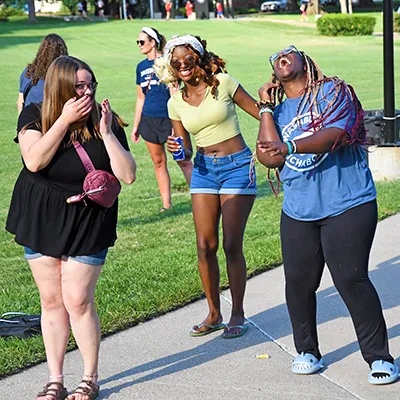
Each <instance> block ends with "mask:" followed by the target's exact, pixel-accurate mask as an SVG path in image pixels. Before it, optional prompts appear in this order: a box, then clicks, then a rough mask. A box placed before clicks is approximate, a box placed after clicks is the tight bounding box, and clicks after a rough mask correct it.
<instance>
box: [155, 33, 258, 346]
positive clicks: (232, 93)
mask: <svg viewBox="0 0 400 400" xmlns="http://www.w3.org/2000/svg"><path fill="white" fill-rule="evenodd" d="M163 60H164V63H162V62H161V60H160V61H158V62H157V63H156V65H155V70H156V73H157V74H158V76H159V78H160V81H162V82H166V83H171V84H172V83H174V82H176V81H178V82H179V83H182V84H183V85H182V89H181V90H180V91H179V92H178V93H176V94H175V95H174V96H173V97H171V99H170V100H169V102H168V113H169V117H170V119H171V121H172V126H173V128H174V136H175V137H182V139H183V143H184V151H185V155H186V159H190V158H191V156H192V144H191V141H190V135H189V134H192V135H193V136H194V137H195V140H196V145H197V154H196V157H195V159H194V169H193V175H192V180H191V184H190V192H191V195H192V203H193V218H194V223H195V228H196V238H197V257H198V266H199V272H200V277H201V281H202V284H203V288H204V292H205V295H206V297H207V301H208V306H209V313H208V315H207V317H206V318H205V319H204V321H203V322H201V323H199V324H197V325H195V326H194V327H193V328H192V330H191V331H190V334H191V335H192V336H203V335H206V334H208V333H211V332H214V331H216V330H220V329H224V332H223V334H222V337H224V338H234V337H239V336H242V335H243V334H244V333H245V332H246V330H247V328H248V325H245V316H244V310H243V297H244V292H245V287H246V261H245V258H244V255H243V250H242V247H243V235H244V230H245V226H246V222H247V219H248V216H249V214H250V211H251V209H252V207H253V203H254V200H255V196H256V183H255V170H254V166H253V165H252V163H251V160H252V152H251V151H250V149H249V148H248V147H247V146H246V143H245V142H244V139H243V136H242V135H241V133H240V128H239V124H238V119H237V115H236V111H235V104H237V105H238V106H239V107H240V108H242V109H243V110H244V111H246V112H247V113H248V114H250V115H251V116H253V117H254V118H256V119H259V115H258V110H257V108H256V107H255V106H254V105H255V100H254V99H253V98H252V97H251V96H250V95H249V94H248V93H247V92H246V91H245V90H244V89H243V88H242V86H240V84H239V83H238V82H237V81H236V80H235V79H233V78H232V77H231V76H229V75H228V74H226V73H223V72H224V71H225V62H224V60H222V59H221V58H220V57H218V56H217V55H215V54H213V53H211V52H208V51H207V50H206V41H204V40H201V39H200V38H199V37H194V36H191V35H185V36H180V37H176V38H174V39H172V40H170V41H169V42H168V43H167V45H166V47H165V50H164V57H163ZM167 148H168V150H169V151H170V152H174V151H177V150H179V146H178V145H177V144H176V142H175V141H174V137H172V136H171V137H169V139H168V141H167ZM221 216H222V229H223V248H224V252H225V255H226V260H227V270H228V276H229V286H230V290H231V294H232V313H231V316H230V319H229V322H228V323H227V324H223V318H222V314H221V307H220V297H219V267H218V260H217V249H218V243H219V238H218V230H219V229H218V226H219V221H220V218H221Z"/></svg>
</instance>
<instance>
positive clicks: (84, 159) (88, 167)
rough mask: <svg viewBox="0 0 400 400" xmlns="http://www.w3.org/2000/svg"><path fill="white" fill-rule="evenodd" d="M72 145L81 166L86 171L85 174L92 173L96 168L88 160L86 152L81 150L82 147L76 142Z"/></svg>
mask: <svg viewBox="0 0 400 400" xmlns="http://www.w3.org/2000/svg"><path fill="white" fill-rule="evenodd" d="M72 144H73V145H74V147H75V150H76V152H77V153H78V156H79V158H80V159H81V161H82V164H83V166H84V167H85V169H86V172H87V173H89V172H92V171H94V170H95V169H96V168H95V167H94V165H93V163H92V160H91V159H90V157H89V155H88V153H86V150H85V149H84V148H83V146H82V145H81V144H80V143H79V142H76V141H74V142H72Z"/></svg>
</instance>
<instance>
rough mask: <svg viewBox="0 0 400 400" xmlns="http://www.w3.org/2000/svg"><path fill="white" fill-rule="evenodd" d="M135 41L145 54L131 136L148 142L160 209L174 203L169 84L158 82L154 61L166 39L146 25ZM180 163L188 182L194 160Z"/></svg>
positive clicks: (138, 73)
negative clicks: (169, 156)
mask: <svg viewBox="0 0 400 400" xmlns="http://www.w3.org/2000/svg"><path fill="white" fill-rule="evenodd" d="M136 43H137V45H138V46H139V49H140V52H141V53H142V54H144V55H146V58H145V59H144V60H143V61H141V62H140V63H139V64H138V65H137V67H136V84H137V98H136V109H135V119H134V122H133V129H132V134H131V138H132V141H133V142H134V143H137V142H138V141H139V137H140V136H141V137H142V138H143V139H144V141H145V143H146V146H147V149H148V150H149V153H150V157H151V159H152V161H153V164H154V169H155V173H156V178H157V182H158V188H159V190H160V195H161V200H162V207H161V209H160V212H163V211H165V210H167V209H170V208H171V207H172V203H171V180H170V176H169V172H168V169H167V156H166V152H165V146H164V143H165V142H166V141H167V138H168V136H169V135H171V132H172V125H171V121H170V119H169V117H168V110H167V102H168V100H169V98H170V88H168V87H167V86H166V85H164V84H159V82H158V78H157V76H156V74H155V73H154V70H153V64H154V60H155V59H156V58H157V57H160V56H161V55H162V51H163V49H164V46H165V43H166V40H165V37H164V36H163V35H161V34H160V33H159V32H158V31H157V30H156V29H154V28H149V27H144V28H142V31H141V32H140V34H139V37H138V40H137V41H136ZM178 165H179V166H180V168H181V169H182V172H183V174H184V176H185V179H186V182H187V183H188V184H189V183H190V178H191V175H192V168H193V165H192V162H191V161H179V162H178Z"/></svg>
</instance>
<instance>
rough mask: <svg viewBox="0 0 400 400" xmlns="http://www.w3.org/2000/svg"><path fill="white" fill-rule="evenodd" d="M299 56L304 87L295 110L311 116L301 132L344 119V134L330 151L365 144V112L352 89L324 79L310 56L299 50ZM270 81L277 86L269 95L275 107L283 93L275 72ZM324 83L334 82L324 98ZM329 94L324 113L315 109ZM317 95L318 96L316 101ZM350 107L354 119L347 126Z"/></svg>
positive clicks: (331, 79) (335, 79) (280, 100)
mask: <svg viewBox="0 0 400 400" xmlns="http://www.w3.org/2000/svg"><path fill="white" fill-rule="evenodd" d="M299 54H300V56H301V58H302V59H303V61H304V65H305V71H306V85H305V88H304V92H303V95H302V97H301V99H300V102H299V105H298V107H297V115H298V116H300V115H302V114H303V113H304V112H305V111H310V113H311V123H310V124H308V125H307V127H306V128H304V130H306V129H307V130H308V129H316V130H318V129H320V128H321V126H326V125H328V124H332V123H334V122H336V121H338V120H341V119H343V118H346V117H347V121H346V126H345V128H344V132H343V134H342V135H341V136H339V137H338V139H337V140H336V142H335V143H334V145H333V147H332V150H335V149H337V147H338V145H339V147H340V146H342V145H345V144H365V142H366V134H367V133H366V130H365V126H364V110H363V108H362V106H361V103H360V101H359V100H358V97H357V95H356V93H355V92H354V89H353V87H352V86H351V85H348V84H347V83H346V82H344V81H343V80H341V79H339V78H338V77H336V76H334V77H326V76H325V75H324V74H323V73H322V71H321V70H320V68H319V66H318V64H317V63H316V62H315V61H314V60H313V59H312V58H311V57H310V56H308V55H307V54H305V53H304V52H302V51H301V52H299ZM270 82H272V83H276V84H278V85H279V87H278V88H277V89H273V90H272V92H271V99H272V102H273V105H274V106H275V105H276V104H277V103H278V104H280V103H282V101H283V98H284V95H285V92H284V90H283V86H282V84H281V83H280V82H279V81H278V79H277V78H276V75H275V72H272V75H271V79H270ZM327 82H333V88H332V89H331V90H330V91H329V92H328V93H326V94H325V95H324V96H322V93H324V92H323V88H324V84H325V83H327ZM332 93H333V97H332V99H331V100H330V101H329V102H328V103H327V105H326V107H325V108H324V109H323V110H320V109H318V103H319V101H320V100H321V99H325V98H327V97H329V96H330V95H331V94H332ZM319 95H320V96H321V97H320V99H319V101H318V96H319ZM343 102H344V103H345V106H344V107H343V108H342V110H340V111H339V112H338V113H337V115H336V116H334V117H333V115H334V114H335V113H336V111H337V110H338V108H339V106H340V105H341V104H342V103H343ZM353 106H354V109H355V114H356V120H355V122H354V124H353V125H352V126H349V125H350V121H351V119H352V116H353V114H352V111H353V108H352V107H353ZM299 122H300V121H299ZM347 132H348V134H347Z"/></svg>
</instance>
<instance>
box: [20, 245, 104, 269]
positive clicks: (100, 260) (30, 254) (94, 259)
mask: <svg viewBox="0 0 400 400" xmlns="http://www.w3.org/2000/svg"><path fill="white" fill-rule="evenodd" d="M24 253H25V258H26V259H27V260H28V261H29V260H34V259H35V258H39V257H43V254H42V253H37V252H36V251H33V250H32V249H30V248H29V247H24ZM107 253H108V249H105V250H102V251H99V252H98V253H96V254H92V255H90V256H69V257H67V256H62V257H61V260H62V261H67V260H74V261H77V262H80V263H82V264H88V265H93V266H100V265H103V264H104V263H105V261H106V256H107Z"/></svg>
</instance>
